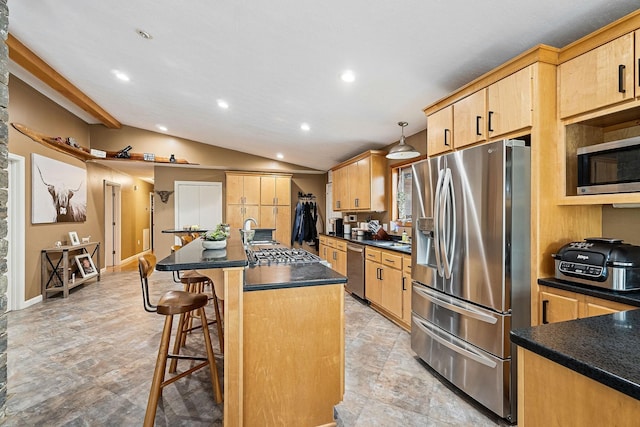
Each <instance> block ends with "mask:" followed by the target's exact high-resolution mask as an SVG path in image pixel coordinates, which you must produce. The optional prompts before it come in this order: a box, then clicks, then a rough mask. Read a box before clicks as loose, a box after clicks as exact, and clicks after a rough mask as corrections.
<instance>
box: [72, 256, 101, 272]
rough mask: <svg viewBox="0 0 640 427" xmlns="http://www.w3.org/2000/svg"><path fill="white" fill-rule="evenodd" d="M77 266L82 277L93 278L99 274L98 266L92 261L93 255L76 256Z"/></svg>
mask: <svg viewBox="0 0 640 427" xmlns="http://www.w3.org/2000/svg"><path fill="white" fill-rule="evenodd" d="M75 259H76V264H77V265H78V271H79V272H80V274H82V277H83V278H85V277H92V276H95V275H97V274H98V270H96V266H95V264H94V263H93V260H92V259H91V255H90V254H88V253H84V254H80V255H76V256H75Z"/></svg>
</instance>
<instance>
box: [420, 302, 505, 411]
mask: <svg viewBox="0 0 640 427" xmlns="http://www.w3.org/2000/svg"><path fill="white" fill-rule="evenodd" d="M411 348H412V349H413V351H415V352H416V354H417V355H418V356H419V357H420V358H421V359H422V360H424V361H425V362H427V364H429V366H431V367H432V368H433V369H435V370H436V371H437V372H438V373H439V374H440V375H442V376H443V377H444V378H446V379H447V380H448V381H450V382H451V383H453V384H454V385H455V386H456V387H458V388H460V389H461V390H462V391H464V392H465V393H467V394H468V395H469V396H471V397H472V398H473V399H475V400H476V401H478V402H479V403H481V404H482V405H484V406H486V407H487V408H488V409H490V410H491V411H493V412H495V413H496V414H498V415H499V416H500V417H502V418H507V419H511V418H512V417H513V418H515V415H516V414H515V413H514V412H513V411H514V409H513V408H512V405H511V402H512V399H511V374H510V372H511V360H510V359H506V360H504V359H500V358H497V357H495V356H493V355H491V354H489V353H486V352H484V351H482V350H480V349H478V348H477V347H475V346H472V345H470V344H469V343H466V342H465V341H463V340H460V339H458V338H456V337H454V336H453V335H451V334H448V333H446V332H444V331H442V330H441V329H440V328H438V327H437V326H434V325H432V324H430V323H429V322H427V321H425V320H424V319H420V317H418V316H416V315H415V314H414V315H413V316H412V320H411Z"/></svg>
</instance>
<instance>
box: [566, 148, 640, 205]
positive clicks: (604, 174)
mask: <svg viewBox="0 0 640 427" xmlns="http://www.w3.org/2000/svg"><path fill="white" fill-rule="evenodd" d="M577 155H578V194H606V193H629V192H636V191H637V192H640V137H634V138H629V139H622V140H619V141H612V142H605V143H603V144H596V145H591V146H588V147H581V148H578V151H577Z"/></svg>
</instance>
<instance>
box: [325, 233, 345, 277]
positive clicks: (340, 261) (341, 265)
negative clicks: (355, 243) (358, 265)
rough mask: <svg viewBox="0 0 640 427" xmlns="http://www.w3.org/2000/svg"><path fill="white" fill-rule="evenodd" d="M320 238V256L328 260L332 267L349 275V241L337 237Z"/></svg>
mask: <svg viewBox="0 0 640 427" xmlns="http://www.w3.org/2000/svg"><path fill="white" fill-rule="evenodd" d="M323 237H324V240H325V242H324V243H323V242H322V239H321V240H320V247H319V249H320V258H322V259H324V260H325V261H328V262H329V263H330V264H331V268H332V269H333V270H335V271H337V272H338V273H340V274H342V275H343V276H346V275H347V242H346V241H344V240H342V239H337V238H335V237H327V236H323Z"/></svg>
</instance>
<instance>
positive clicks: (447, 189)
mask: <svg viewBox="0 0 640 427" xmlns="http://www.w3.org/2000/svg"><path fill="white" fill-rule="evenodd" d="M444 175H445V176H444V180H443V183H442V187H443V188H444V190H443V191H442V192H441V196H440V203H441V204H442V207H441V212H440V225H441V227H442V235H443V236H444V237H442V238H441V240H440V252H441V257H442V270H443V273H444V277H445V278H447V279H450V278H451V273H452V268H451V266H452V265H453V256H454V252H455V241H456V239H455V235H456V210H455V194H454V192H453V177H452V176H451V169H449V168H447V169H446V171H445V174H444ZM449 217H450V218H451V221H448V218H449ZM445 228H446V229H445ZM441 276H442V275H441Z"/></svg>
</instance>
